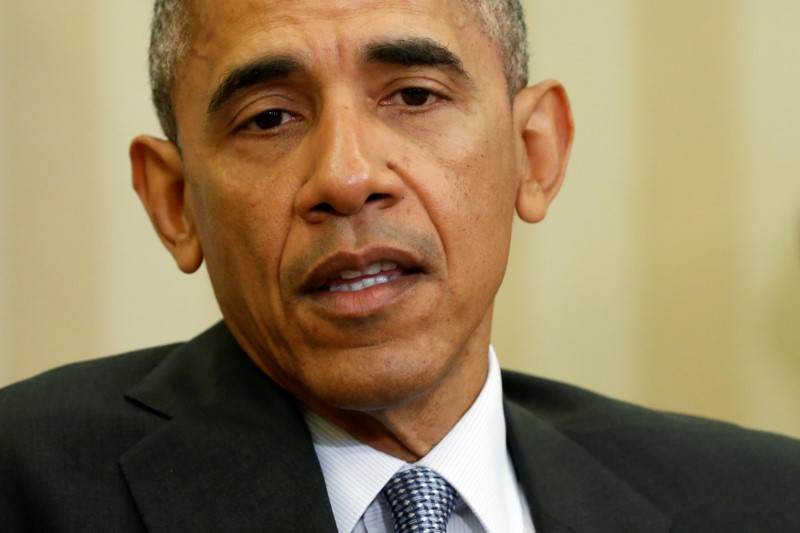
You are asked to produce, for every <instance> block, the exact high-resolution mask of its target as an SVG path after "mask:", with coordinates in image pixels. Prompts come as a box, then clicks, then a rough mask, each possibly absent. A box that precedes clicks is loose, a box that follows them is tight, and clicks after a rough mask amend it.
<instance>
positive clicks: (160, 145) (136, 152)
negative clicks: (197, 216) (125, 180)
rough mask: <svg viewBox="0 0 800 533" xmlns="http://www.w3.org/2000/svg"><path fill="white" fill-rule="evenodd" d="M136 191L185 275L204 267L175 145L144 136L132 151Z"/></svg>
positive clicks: (138, 138)
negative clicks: (201, 266)
mask: <svg viewBox="0 0 800 533" xmlns="http://www.w3.org/2000/svg"><path fill="white" fill-rule="evenodd" d="M130 159H131V170H132V174H133V188H134V190H136V194H138V195H139V199H140V200H141V201H142V205H144V208H145V210H146V211H147V214H148V216H149V217H150V221H151V222H152V223H153V227H154V228H155V230H156V233H158V236H159V238H160V239H161V242H162V243H163V244H164V246H166V248H167V250H169V252H170V253H171V254H172V257H174V258H175V262H176V263H177V264H178V268H180V269H181V270H182V271H183V272H186V273H191V272H194V271H196V270H197V269H198V268H200V265H201V264H202V263H203V252H202V249H201V247H200V242H199V240H198V238H197V232H196V230H195V227H194V223H193V221H192V217H191V212H190V209H189V206H188V205H187V203H186V195H185V181H184V176H183V161H182V159H181V154H180V152H179V150H178V148H177V146H175V144H174V143H172V142H170V141H166V140H163V139H158V138H156V137H151V136H147V135H142V136H139V137H137V138H135V139H134V140H133V142H132V143H131V147H130Z"/></svg>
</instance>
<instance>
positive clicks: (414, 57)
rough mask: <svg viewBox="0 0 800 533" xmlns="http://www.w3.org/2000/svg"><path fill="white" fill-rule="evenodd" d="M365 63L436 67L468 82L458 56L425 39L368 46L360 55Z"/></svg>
mask: <svg viewBox="0 0 800 533" xmlns="http://www.w3.org/2000/svg"><path fill="white" fill-rule="evenodd" d="M362 61H363V62H365V63H390V64H395V65H402V66H404V67H438V68H444V69H445V70H449V71H451V72H452V73H454V74H456V75H458V76H459V77H461V78H464V79H465V80H468V81H470V77H469V75H468V74H467V71H466V70H464V65H463V64H462V63H461V60H460V59H459V58H458V56H457V55H456V54H455V53H453V52H452V51H450V49H448V48H447V47H446V46H444V45H442V44H439V43H437V42H436V41H434V40H433V39H428V38H426V37H411V38H403V39H397V40H393V41H378V42H373V43H370V44H368V45H367V46H366V47H365V49H364V52H363V54H362Z"/></svg>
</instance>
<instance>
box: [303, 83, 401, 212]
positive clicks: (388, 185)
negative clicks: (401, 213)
mask: <svg viewBox="0 0 800 533" xmlns="http://www.w3.org/2000/svg"><path fill="white" fill-rule="evenodd" d="M310 135H311V138H310V139H309V141H310V143H309V146H310V149H309V151H308V157H310V158H311V160H312V164H311V165H310V166H309V168H310V173H309V175H308V176H307V179H306V182H305V183H304V184H303V186H302V187H301V190H300V191H299V192H298V195H297V200H296V209H297V211H298V213H299V214H300V215H301V216H303V217H305V218H307V219H308V220H313V221H319V220H321V219H322V218H324V217H326V216H329V215H331V214H334V215H352V214H355V213H357V212H359V211H360V210H361V209H362V208H363V207H364V206H365V205H366V204H367V203H369V202H372V201H380V202H381V203H382V204H385V205H390V204H391V199H392V198H396V197H397V196H398V195H397V194H396V193H397V190H396V189H397V187H398V185H397V184H396V183H394V181H395V180H394V179H393V178H392V177H391V176H387V175H386V174H387V169H386V168H382V162H383V161H384V159H385V157H383V156H382V155H381V153H379V147H380V142H378V141H376V138H377V135H379V132H378V131H377V126H376V122H375V121H373V120H371V117H370V115H369V109H368V108H367V107H366V106H364V105H362V104H361V103H359V102H358V100H357V98H356V97H354V96H353V95H352V94H351V93H350V91H348V90H347V89H346V88H339V90H337V91H331V93H330V94H329V96H328V98H327V99H326V100H325V101H324V102H323V105H322V108H321V110H320V114H319V115H318V121H317V124H316V126H315V127H314V129H313V132H312V133H311V134H310ZM389 174H391V173H390V172H389Z"/></svg>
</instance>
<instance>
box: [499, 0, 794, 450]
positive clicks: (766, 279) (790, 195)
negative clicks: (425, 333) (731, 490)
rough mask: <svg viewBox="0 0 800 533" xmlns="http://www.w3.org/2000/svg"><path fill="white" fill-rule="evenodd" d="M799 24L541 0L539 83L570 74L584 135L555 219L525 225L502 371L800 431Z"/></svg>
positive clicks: (776, 18)
mask: <svg viewBox="0 0 800 533" xmlns="http://www.w3.org/2000/svg"><path fill="white" fill-rule="evenodd" d="M578 6H579V9H576V7H578ZM798 15H800V4H797V3H792V2H781V1H779V0H772V1H766V2H758V3H757V2H755V1H748V0H740V1H729V0H709V1H705V2H691V1H683V0H671V1H669V2H644V1H623V0H607V1H605V2H602V3H591V2H564V1H556V0H537V1H535V2H532V3H531V9H530V10H529V11H528V18H529V25H530V30H531V34H532V36H533V39H532V42H531V48H532V50H533V60H532V63H533V71H534V73H535V78H542V77H557V78H559V79H561V80H562V81H564V82H565V83H566V85H567V87H568V88H569V89H570V92H571V95H572V99H573V105H574V108H575V115H576V122H577V124H578V135H577V140H576V144H575V150H574V159H573V163H572V165H571V167H570V171H569V176H568V180H567V182H566V184H565V187H564V189H563V190H562V192H561V194H560V196H559V198H557V200H556V204H555V205H554V206H553V209H552V210H551V213H550V214H549V219H548V220H546V221H545V222H544V223H543V224H542V225H540V226H538V227H523V226H522V225H519V226H518V227H517V231H516V234H515V236H514V240H515V243H514V245H515V254H514V258H513V262H512V264H511V265H510V267H509V275H508V277H507V279H506V282H505V284H504V288H503V290H502V292H501V295H500V302H499V304H498V312H497V314H496V321H497V323H496V328H495V333H496V335H495V343H496V345H497V348H498V350H500V351H501V353H505V354H509V355H510V356H512V357H508V358H507V359H506V364H507V365H508V366H512V367H516V368H520V369H525V370H527V371H532V372H536V373H539V374H543V375H546V376H550V377H555V378H558V379H563V380H566V381H570V382H573V383H577V384H580V385H582V386H586V387H589V388H593V389H596V390H601V391H603V392H605V393H608V394H611V395H613V396H617V397H620V398H624V399H629V400H633V401H636V402H640V403H644V404H647V405H651V406H654V407H659V408H663V409H670V410H678V411H688V412H692V413H697V414H702V415H706V416H713V417H717V418H723V419H727V420H733V421H736V422H739V423H743V424H746V425H749V426H755V427H759V428H765V429H772V430H777V431H782V432H786V433H791V434H794V435H800V417H798V416H797V412H798V408H800V333H799V332H800V328H798V327H797V324H800V288H799V287H800V224H799V223H800V176H799V174H800V173H799V171H800V155H798V154H800V151H798V150H797V146H796V144H797V143H796V139H797V130H798V127H800V104H798V102H797V101H796V99H795V98H794V96H793V94H794V93H795V92H796V88H797V87H798V85H799V84H800V64H798V62H797V61H796V60H795V59H794V58H796V56H797V53H798V48H799V47H800V41H798V38H797V34H796V32H795V31H794V29H793V28H792V26H791V22H790V21H792V20H796V17H797V16H798ZM519 287H524V289H523V290H518V289H519ZM509 288H513V290H509Z"/></svg>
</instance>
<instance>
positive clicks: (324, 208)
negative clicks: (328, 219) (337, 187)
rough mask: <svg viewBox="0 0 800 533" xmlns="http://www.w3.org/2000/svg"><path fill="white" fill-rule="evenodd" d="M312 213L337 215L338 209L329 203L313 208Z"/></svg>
mask: <svg viewBox="0 0 800 533" xmlns="http://www.w3.org/2000/svg"><path fill="white" fill-rule="evenodd" d="M311 212H312V213H335V212H336V209H334V208H333V206H332V205H331V204H329V203H322V204H317V205H315V206H314V207H312V208H311Z"/></svg>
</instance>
